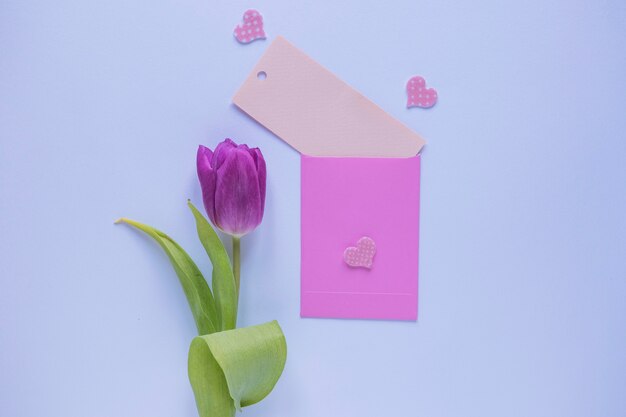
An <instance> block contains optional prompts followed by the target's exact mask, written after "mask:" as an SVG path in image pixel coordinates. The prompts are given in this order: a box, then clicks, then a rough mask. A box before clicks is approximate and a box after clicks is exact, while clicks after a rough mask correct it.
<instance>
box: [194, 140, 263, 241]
mask: <svg viewBox="0 0 626 417" xmlns="http://www.w3.org/2000/svg"><path fill="white" fill-rule="evenodd" d="M197 166H198V178H199V180H200V186H201V188H202V200H203V201H204V208H205V210H206V212H207V215H208V216H209V219H211V222H213V224H214V225H215V226H217V227H218V228H219V229H220V230H222V231H223V232H225V233H228V234H229V235H232V236H235V237H241V236H243V235H245V234H247V233H249V232H251V231H253V230H254V229H255V228H256V227H257V226H258V225H259V224H260V223H261V220H262V219H263V211H264V207H265V180H266V170H265V160H264V159H263V154H262V153H261V151H260V150H259V148H253V149H250V148H248V146H247V145H237V144H236V143H235V142H233V141H232V140H230V139H226V140H224V141H223V142H221V143H220V144H219V145H217V147H216V148H215V152H213V151H211V150H210V149H209V148H207V147H205V146H202V145H200V146H199V147H198V155H197Z"/></svg>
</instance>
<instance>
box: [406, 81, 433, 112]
mask: <svg viewBox="0 0 626 417" xmlns="http://www.w3.org/2000/svg"><path fill="white" fill-rule="evenodd" d="M406 94H407V100H406V107H407V108H411V107H421V108H423V109H428V108H430V107H432V106H434V105H435V103H437V91H436V90H435V89H434V88H426V81H425V80H424V78H422V77H420V76H419V75H417V76H415V77H413V78H411V79H410V80H409V82H408V83H406Z"/></svg>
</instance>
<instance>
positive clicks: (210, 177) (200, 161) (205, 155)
mask: <svg viewBox="0 0 626 417" xmlns="http://www.w3.org/2000/svg"><path fill="white" fill-rule="evenodd" d="M213 155H214V153H213V152H212V151H211V150H210V149H209V148H207V147H205V146H202V145H200V146H199V147H198V154H197V156H196V162H197V168H198V179H199V180H200V188H201V189H202V201H203V203H204V209H205V210H206V212H207V214H208V216H209V219H211V221H212V222H213V223H215V183H216V181H217V174H216V173H215V169H213V167H212V165H211V160H212V159H213Z"/></svg>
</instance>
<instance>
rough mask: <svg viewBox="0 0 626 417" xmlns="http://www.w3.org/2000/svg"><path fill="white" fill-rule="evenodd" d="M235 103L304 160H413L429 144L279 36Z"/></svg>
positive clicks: (255, 68)
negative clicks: (307, 156) (345, 158)
mask: <svg viewBox="0 0 626 417" xmlns="http://www.w3.org/2000/svg"><path fill="white" fill-rule="evenodd" d="M233 102H234V103H235V104H236V105H237V106H239V107H240V108H241V109H242V110H243V111H245V112H246V113H248V114H249V115H250V116H252V117H253V118H254V119H256V120H257V121H258V122H259V123H261V124H262V125H263V126H265V127H266V128H267V129H269V130H270V131H272V132H273V133H275V134H276V135H277V136H278V137H280V138H281V139H282V140H284V141H285V142H287V143H288V144H289V145H291V146H292V147H294V148H295V149H296V150H297V151H299V152H300V153H302V154H305V155H312V156H355V157H357V156H358V157H411V156H415V155H416V154H417V153H418V152H419V151H420V150H421V149H422V147H423V146H424V144H425V141H424V139H422V137H421V136H419V135H418V134H417V133H415V132H413V131H412V130H411V129H409V128H408V127H406V126H405V125H403V124H402V123H400V122H399V121H398V120H396V119H395V118H393V117H392V116H390V115H389V114H388V113H386V112H385V111H384V110H382V109H381V108H380V107H378V106H377V105H376V104H374V103H373V102H371V101H370V100H368V99H367V98H366V97H364V96H363V95H362V94H360V93H358V92H357V91H356V90H354V89H353V88H351V87H350V86H349V85H348V84H346V83H344V82H343V81H341V80H340V79H339V78H337V77H336V76H335V75H334V74H332V73H331V72H330V71H328V70H327V69H325V68H324V67H322V66H321V65H320V64H318V63H317V62H315V61H314V60H313V59H311V58H309V57H308V56H307V55H305V54H304V53H303V52H301V51H300V50H299V49H297V48H296V47H294V46H293V45H291V44H290V43H289V42H287V40H285V39H284V38H282V37H280V36H279V37H277V38H276V39H275V40H274V42H272V44H271V45H270V46H269V47H268V49H267V51H266V52H265V54H264V55H263V57H262V58H261V59H260V61H259V62H258V63H257V65H256V66H255V67H254V70H253V71H252V72H251V73H250V75H249V76H248V78H247V79H246V81H245V82H244V84H243V85H242V86H241V88H240V89H239V91H238V92H237V93H236V94H235V96H234V98H233Z"/></svg>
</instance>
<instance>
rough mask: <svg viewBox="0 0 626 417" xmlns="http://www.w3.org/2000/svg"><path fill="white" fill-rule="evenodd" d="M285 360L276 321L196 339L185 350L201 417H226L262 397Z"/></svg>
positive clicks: (279, 371) (281, 368)
mask: <svg viewBox="0 0 626 417" xmlns="http://www.w3.org/2000/svg"><path fill="white" fill-rule="evenodd" d="M286 359H287V343H286V341H285V336H284V335H283V332H282V330H281V328H280V326H279V325H278V323H277V322H276V321H271V322H269V323H265V324H260V325H257V326H250V327H244V328H239V329H234V330H227V331H223V332H218V333H213V334H210V335H205V336H197V337H195V338H194V339H193V341H192V342H191V346H190V348H189V381H190V382H191V386H192V388H193V392H194V395H195V397H196V405H197V407H198V413H199V414H200V417H230V416H234V414H235V410H241V407H246V406H248V405H251V404H255V403H257V402H259V401H261V400H262V399H263V398H265V397H266V396H267V395H268V394H269V393H270V392H271V391H272V389H273V388H274V386H275V385H276V382H277V381H278V378H280V375H281V374H282V372H283V369H284V367H285V361H286Z"/></svg>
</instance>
